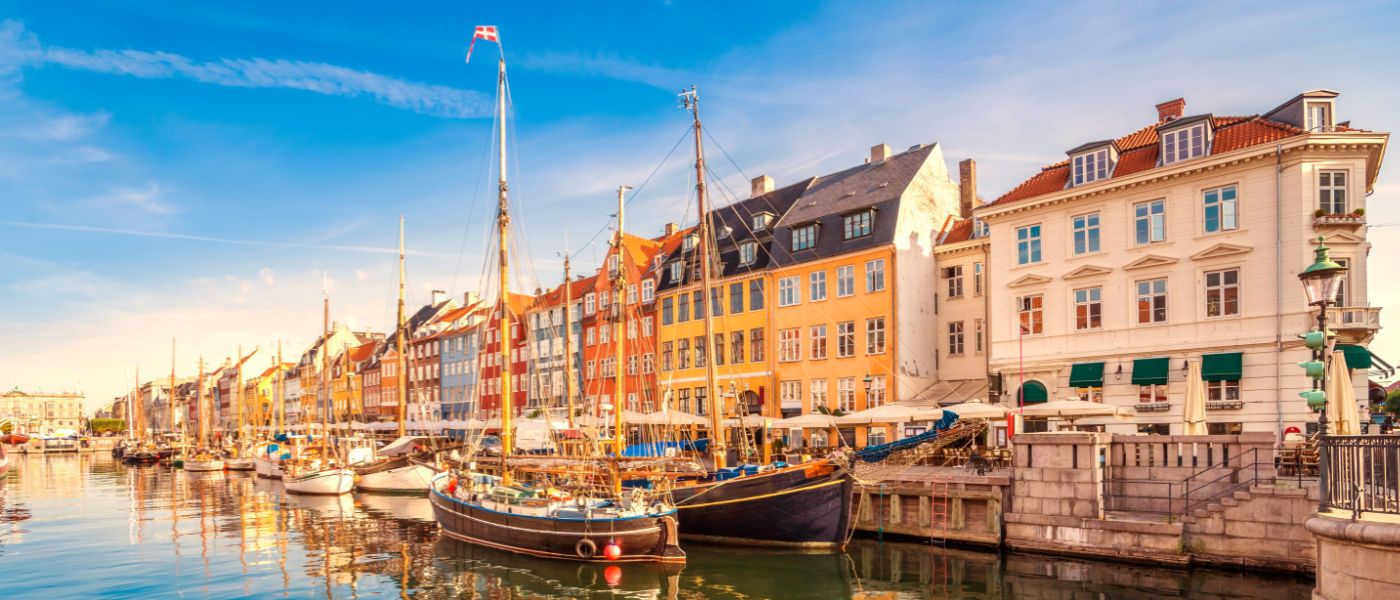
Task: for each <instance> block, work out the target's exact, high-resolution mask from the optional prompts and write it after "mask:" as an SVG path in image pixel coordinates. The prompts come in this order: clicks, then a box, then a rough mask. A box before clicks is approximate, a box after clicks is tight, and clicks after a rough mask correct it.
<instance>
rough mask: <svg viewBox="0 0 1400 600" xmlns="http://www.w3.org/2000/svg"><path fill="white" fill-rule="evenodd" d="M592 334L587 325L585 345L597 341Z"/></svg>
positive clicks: (590, 328) (591, 329)
mask: <svg viewBox="0 0 1400 600" xmlns="http://www.w3.org/2000/svg"><path fill="white" fill-rule="evenodd" d="M594 335H596V334H595V333H594V331H593V328H592V327H589V328H588V334H587V335H586V336H584V340H585V343H586V344H587V345H589V346H592V345H593V344H596V343H598V342H597V341H596V340H595V339H594ZM487 360H490V359H489V358H488V359H487Z"/></svg>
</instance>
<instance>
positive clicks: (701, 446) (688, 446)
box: [622, 439, 710, 457]
mask: <svg viewBox="0 0 1400 600" xmlns="http://www.w3.org/2000/svg"><path fill="white" fill-rule="evenodd" d="M709 447H710V440H709V439H699V440H695V441H693V442H691V441H684V442H654V443H651V444H637V445H635V446H628V447H626V448H624V449H623V450H622V455H623V456H633V457H636V456H665V455H666V449H667V448H679V449H680V450H681V451H688V450H694V451H696V452H701V453H703V452H705V451H706V450H708V449H709Z"/></svg>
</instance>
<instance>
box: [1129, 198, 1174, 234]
mask: <svg viewBox="0 0 1400 600" xmlns="http://www.w3.org/2000/svg"><path fill="white" fill-rule="evenodd" d="M1166 211H1167V204H1166V201H1165V200H1153V201H1151V202H1139V203H1137V204H1134V205H1133V232H1134V239H1135V240H1136V241H1137V243H1138V244H1153V243H1156V242H1162V241H1166V239H1167V216H1166Z"/></svg>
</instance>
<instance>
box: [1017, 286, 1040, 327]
mask: <svg viewBox="0 0 1400 600" xmlns="http://www.w3.org/2000/svg"><path fill="white" fill-rule="evenodd" d="M1036 300H1039V301H1040V302H1039V304H1040V306H1036ZM1016 319H1017V321H1016V326H1017V328H1020V327H1021V324H1022V323H1025V324H1026V327H1025V328H1026V329H1027V331H1026V332H1025V333H1023V334H1022V333H1019V332H1018V335H1041V334H1043V333H1045V294H1026V295H1025V296H1017V297H1016Z"/></svg>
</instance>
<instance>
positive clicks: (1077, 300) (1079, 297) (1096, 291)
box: [1071, 285, 1103, 331]
mask: <svg viewBox="0 0 1400 600" xmlns="http://www.w3.org/2000/svg"><path fill="white" fill-rule="evenodd" d="M1071 293H1072V294H1074V315H1073V316H1072V318H1073V319H1074V330H1075V331H1097V330H1100V329H1103V286H1097V285H1096V286H1091V287H1085V288H1076V289H1075V290H1074V291H1073V292H1071ZM1080 307H1083V308H1084V312H1085V315H1084V317H1085V322H1084V323H1081V322H1080V319H1079V310H1080ZM1096 311H1097V313H1098V314H1097V315H1095V314H1094V313H1095V312H1096ZM1095 320H1097V321H1098V323H1097V324H1095V323H1094V321H1095Z"/></svg>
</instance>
